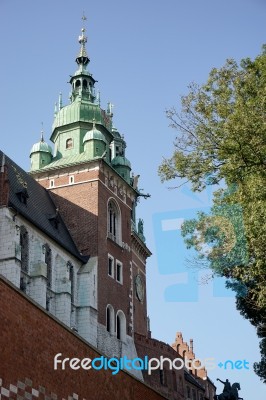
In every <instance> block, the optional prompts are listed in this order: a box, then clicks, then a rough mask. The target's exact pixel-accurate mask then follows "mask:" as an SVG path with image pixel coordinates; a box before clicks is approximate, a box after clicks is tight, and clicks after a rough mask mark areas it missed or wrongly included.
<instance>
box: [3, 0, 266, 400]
mask: <svg viewBox="0 0 266 400" xmlns="http://www.w3.org/2000/svg"><path fill="white" fill-rule="evenodd" d="M83 11H84V12H85V15H86V16H87V36H88V43H87V50H88V53H89V56H90V58H91V63H90V64H89V70H90V72H92V73H93V76H94V78H95V79H96V80H98V84H97V88H98V89H99V90H100V92H101V100H102V101H101V104H102V107H104V108H105V105H106V104H107V102H108V101H111V102H112V103H113V104H114V124H115V126H116V127H117V128H118V129H119V131H120V132H121V133H123V134H124V135H125V139H126V141H127V145H128V147H127V157H128V158H129V159H130V161H131V163H132V167H133V170H134V172H135V174H140V176H141V177H140V188H143V189H144V192H149V193H151V195H152V197H151V198H150V199H148V200H144V199H143V200H141V202H140V204H139V206H138V217H141V218H143V219H144V220H145V225H144V228H145V236H146V239H147V244H148V246H149V247H150V249H151V251H152V252H153V256H152V257H151V258H150V259H149V261H148V268H147V291H148V310H149V315H150V318H151V329H152V335H153V336H154V337H156V338H158V339H161V340H163V341H166V342H168V343H170V344H171V343H172V342H173V341H174V337H175V333H176V331H182V332H183V336H184V339H185V340H187V341H189V339H190V338H194V349H195V352H196V355H197V356H198V357H200V358H205V357H214V358H215V360H216V361H217V362H218V361H225V360H227V359H232V360H237V359H246V360H248V361H249V362H250V364H252V362H254V361H256V360H259V350H258V343H259V341H258V339H257V337H256V333H255V329H254V328H253V327H252V326H251V325H250V324H249V322H248V321H246V320H244V319H243V318H242V317H241V316H240V315H239V313H238V312H237V311H236V310H235V305H234V298H233V297H232V296H231V297H230V296H228V294H229V293H226V292H225V290H222V289H221V287H220V288H218V289H217V287H216V288H215V289H214V291H213V284H212V283H210V284H209V285H202V284H200V285H199V283H198V282H199V280H200V276H197V272H195V271H194V272H192V271H191V269H186V268H187V264H188V263H187V261H186V259H187V258H188V257H189V255H188V253H186V252H185V249H184V247H183V245H182V242H181V241H180V239H179V237H178V235H179V232H180V231H179V230H178V221H180V220H182V219H184V218H187V217H190V216H191V215H193V213H195V211H196V210H197V209H202V208H204V207H207V206H209V205H210V193H203V194H201V196H195V195H192V194H191V193H190V191H189V188H186V187H184V188H183V189H182V190H181V189H179V190H169V189H168V186H169V185H168V184H164V185H163V184H161V183H160V180H159V178H158V175H157V168H158V166H159V164H160V162H161V160H162V157H163V156H169V155H170V154H171V151H172V149H173V145H172V142H173V140H174V137H175V132H174V130H172V129H171V128H169V126H168V124H169V123H168V120H167V118H166V116H165V109H166V108H168V107H172V106H176V107H179V97H180V95H182V94H186V93H187V91H188V89H187V86H188V84H189V83H190V82H192V81H195V82H197V83H204V82H205V81H206V79H207V77H208V73H209V71H210V70H211V68H212V67H220V66H222V65H223V64H224V62H225V60H226V58H235V59H236V60H237V61H239V60H240V59H241V58H245V57H251V58H254V57H255V56H256V55H257V54H259V52H260V50H261V46H262V44H263V43H264V42H266V40H265V33H266V23H265V21H266V2H265V0H222V1H221V0H220V1H217V0H201V1H199V0H164V1H162V0H135V1H128V0H123V1H122V0H113V1H110V0H97V1H90V0H56V1H54V0H42V1H39V0H23V1H21V0H0V48H1V54H2V57H1V63H0V73H1V90H2V92H1V93H2V94H1V133H0V138H1V149H2V150H3V151H5V152H6V154H7V155H9V156H10V157H11V158H13V159H14V161H16V162H17V163H18V164H19V165H20V166H22V167H23V168H25V169H27V170H28V169H29V151H30V148H31V146H32V144H33V143H35V142H37V141H38V140H39V138H40V131H41V123H42V122H43V126H44V133H45V138H46V140H48V139H49V137H50V134H51V125H52V121H53V111H54V103H55V101H57V99H58V95H59V93H60V92H62V94H63V103H64V104H67V103H68V94H69V91H70V86H69V85H68V83H67V82H68V80H69V75H71V74H73V72H74V71H75V70H76V64H75V62H74V60H75V57H76V55H77V53H78V50H79V44H78V42H77V37H78V35H79V34H80V28H81V24H82V23H81V16H82V13H83ZM174 185H176V183H173V186H174ZM169 243H170V244H171V246H169ZM193 273H194V275H193ZM210 377H211V379H213V380H214V381H215V383H216V378H217V377H219V378H220V379H225V378H228V379H229V380H230V381H231V382H235V381H239V382H240V384H241V388H242V390H241V392H240V395H241V397H244V399H245V400H254V399H256V400H265V398H266V390H265V385H263V384H262V383H261V382H260V381H259V379H258V377H257V376H256V375H255V374H254V372H253V371H252V369H250V370H232V371H228V370H227V371H224V370H223V369H219V368H218V367H217V369H216V370H214V371H211V372H210ZM217 388H218V390H217V391H218V393H220V392H221V391H222V385H221V384H220V383H219V382H218V383H217ZM255 393H256V394H255Z"/></svg>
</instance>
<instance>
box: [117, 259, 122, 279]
mask: <svg viewBox="0 0 266 400" xmlns="http://www.w3.org/2000/svg"><path fill="white" fill-rule="evenodd" d="M116 280H117V282H120V283H123V266H122V264H121V262H119V261H116Z"/></svg>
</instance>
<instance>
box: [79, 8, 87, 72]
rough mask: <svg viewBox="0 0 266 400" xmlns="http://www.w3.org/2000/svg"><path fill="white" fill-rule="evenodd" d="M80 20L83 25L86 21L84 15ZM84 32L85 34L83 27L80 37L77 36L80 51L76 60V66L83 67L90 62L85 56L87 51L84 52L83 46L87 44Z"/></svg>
mask: <svg viewBox="0 0 266 400" xmlns="http://www.w3.org/2000/svg"><path fill="white" fill-rule="evenodd" d="M81 19H82V21H83V23H85V21H86V20H87V18H86V17H85V15H84V13H83V15H82V18H81ZM85 32H86V29H85V27H84V25H83V28H82V29H81V35H79V43H80V45H81V46H80V51H79V54H78V56H77V58H76V63H77V64H78V65H84V66H86V65H87V64H88V63H89V62H90V59H89V57H88V55H87V51H86V47H85V44H86V43H87V36H86V35H85Z"/></svg>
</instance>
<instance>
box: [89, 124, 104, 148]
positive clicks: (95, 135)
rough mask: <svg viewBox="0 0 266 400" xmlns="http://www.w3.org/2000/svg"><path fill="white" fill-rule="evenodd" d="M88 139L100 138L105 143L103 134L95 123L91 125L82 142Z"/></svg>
mask: <svg viewBox="0 0 266 400" xmlns="http://www.w3.org/2000/svg"><path fill="white" fill-rule="evenodd" d="M89 140H102V141H103V142H105V143H107V141H106V139H105V136H104V134H103V133H102V132H100V131H99V130H98V129H97V128H96V127H95V125H94V126H93V128H92V129H91V130H90V131H88V132H87V133H86V134H85V136H84V139H83V144H84V143H85V142H88V141H89Z"/></svg>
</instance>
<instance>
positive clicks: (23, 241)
mask: <svg viewBox="0 0 266 400" xmlns="http://www.w3.org/2000/svg"><path fill="white" fill-rule="evenodd" d="M20 246H21V270H22V271H23V272H26V273H28V271H29V234H28V232H27V230H26V228H25V226H21V227H20Z"/></svg>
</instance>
